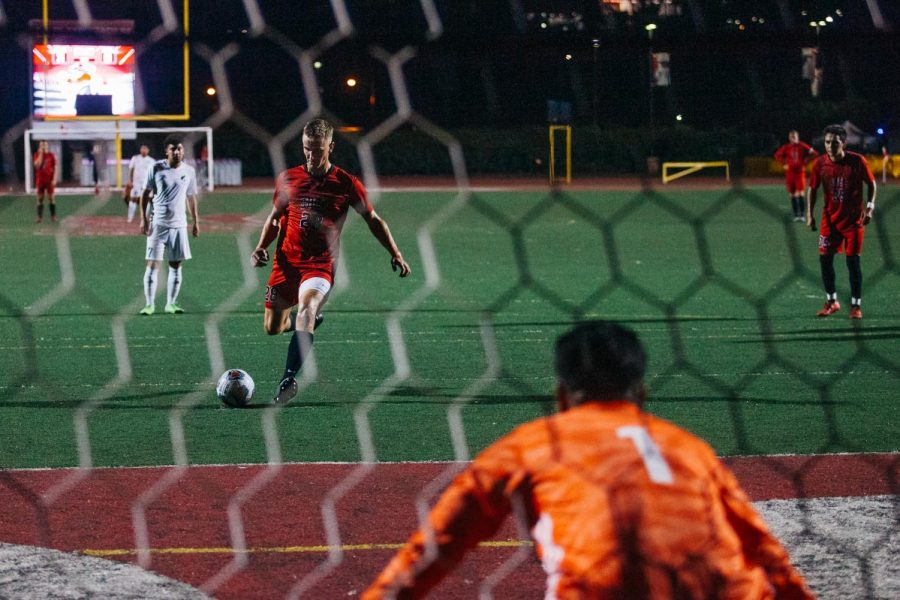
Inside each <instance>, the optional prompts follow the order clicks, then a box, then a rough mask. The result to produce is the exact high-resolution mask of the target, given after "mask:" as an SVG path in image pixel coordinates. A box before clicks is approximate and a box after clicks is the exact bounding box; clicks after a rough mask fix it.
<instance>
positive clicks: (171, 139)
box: [148, 133, 184, 150]
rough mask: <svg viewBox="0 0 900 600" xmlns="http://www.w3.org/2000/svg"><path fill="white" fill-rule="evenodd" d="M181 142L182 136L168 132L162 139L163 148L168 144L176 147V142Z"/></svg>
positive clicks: (182, 141) (182, 140)
mask: <svg viewBox="0 0 900 600" xmlns="http://www.w3.org/2000/svg"><path fill="white" fill-rule="evenodd" d="M183 143H184V138H182V137H181V136H180V135H177V134H174V133H170V134H169V135H167V136H166V139H165V140H163V150H165V149H166V148H168V147H169V144H172V146H174V147H176V148H177V147H178V144H183ZM148 147H149V146H148Z"/></svg>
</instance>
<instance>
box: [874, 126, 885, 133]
mask: <svg viewBox="0 0 900 600" xmlns="http://www.w3.org/2000/svg"><path fill="white" fill-rule="evenodd" d="M875 133H877V134H878V135H884V127H879V128H878V129H876V130H875Z"/></svg>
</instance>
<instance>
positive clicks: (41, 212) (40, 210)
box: [38, 204, 44, 219]
mask: <svg viewBox="0 0 900 600" xmlns="http://www.w3.org/2000/svg"><path fill="white" fill-rule="evenodd" d="M43 218H44V205H43V204H38V219H43Z"/></svg>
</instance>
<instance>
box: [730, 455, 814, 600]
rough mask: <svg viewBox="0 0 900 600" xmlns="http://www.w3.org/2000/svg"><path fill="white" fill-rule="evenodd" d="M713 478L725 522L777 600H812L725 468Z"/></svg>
mask: <svg viewBox="0 0 900 600" xmlns="http://www.w3.org/2000/svg"><path fill="white" fill-rule="evenodd" d="M716 475H717V477H718V479H719V485H720V489H721V490H722V498H721V499H722V505H723V507H724V509H725V518H726V520H727V521H728V523H729V525H731V527H732V528H733V529H734V531H735V533H737V535H738V538H739V539H740V542H741V547H742V549H743V554H744V557H745V560H746V561H747V563H748V564H749V565H753V566H758V567H761V568H762V569H763V571H764V572H765V573H766V578H767V579H768V580H769V583H770V584H771V585H772V587H773V588H775V597H776V598H778V599H779V600H781V599H783V598H784V599H788V600H792V599H795V598H797V599H812V598H813V595H812V593H811V592H810V590H809V588H807V587H806V582H805V581H804V580H803V577H802V576H801V575H800V573H799V572H798V571H797V570H796V569H795V568H794V566H793V565H792V564H791V561H790V557H789V556H788V554H787V552H786V551H785V549H784V547H783V546H782V545H781V542H779V541H778V539H777V538H776V537H775V536H774V535H772V534H771V533H770V532H769V528H768V527H767V526H766V524H765V522H764V521H763V519H762V517H761V516H760V515H759V513H757V512H756V509H755V508H753V505H752V504H751V503H750V498H749V497H748V496H747V494H746V493H745V492H744V490H743V489H741V487H740V485H739V484H738V481H737V478H735V476H734V475H733V474H732V473H731V471H730V470H728V468H727V467H725V466H724V465H721V466H720V468H719V469H718V470H717V473H716Z"/></svg>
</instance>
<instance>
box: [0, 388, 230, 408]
mask: <svg viewBox="0 0 900 600" xmlns="http://www.w3.org/2000/svg"><path fill="white" fill-rule="evenodd" d="M99 387H100V386H98V388H99ZM193 392H194V390H178V391H168V392H153V393H152V394H132V395H129V396H113V397H112V398H107V399H106V400H100V401H99V402H97V404H95V405H93V408H95V409H96V410H121V409H128V410H131V409H135V408H149V409H151V410H164V411H170V410H172V409H173V408H175V405H174V404H162V403H160V404H149V403H143V404H135V403H134V402H133V401H135V400H137V401H140V400H147V399H149V398H162V397H164V396H188V395H190V394H192V393H193ZM210 394H211V395H212V396H213V398H214V397H215V394H214V393H213V392H212V391H211V392H210ZM89 402H91V399H90V398H82V399H71V400H69V399H62V400H54V399H52V398H49V399H46V400H31V401H26V400H20V401H16V402H8V401H3V402H2V403H0V404H2V406H3V407H4V408H6V407H13V408H35V409H71V408H78V407H80V406H83V405H85V404H87V403H89ZM217 407H218V404H217V403H216V402H213V403H212V407H211V408H217ZM207 408H210V407H209V406H207V404H206V403H203V404H198V405H196V406H194V407H192V408H191V409H190V410H194V409H207Z"/></svg>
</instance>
